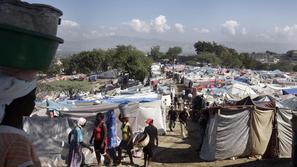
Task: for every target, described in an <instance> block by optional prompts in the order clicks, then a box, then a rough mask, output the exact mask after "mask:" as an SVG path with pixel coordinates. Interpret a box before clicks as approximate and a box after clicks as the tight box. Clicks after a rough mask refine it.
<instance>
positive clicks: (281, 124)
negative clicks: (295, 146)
mask: <svg viewBox="0 0 297 167" xmlns="http://www.w3.org/2000/svg"><path fill="white" fill-rule="evenodd" d="M291 119H292V110H288V109H279V111H278V112H277V130H278V139H279V157H280V158H290V157H291V151H292V136H293V133H292V123H291Z"/></svg>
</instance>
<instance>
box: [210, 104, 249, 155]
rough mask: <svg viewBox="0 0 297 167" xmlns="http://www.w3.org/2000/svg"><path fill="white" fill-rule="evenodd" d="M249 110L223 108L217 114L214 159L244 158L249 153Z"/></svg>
mask: <svg viewBox="0 0 297 167" xmlns="http://www.w3.org/2000/svg"><path fill="white" fill-rule="evenodd" d="M249 114H250V111H249V108H223V109H221V110H220V111H219V113H218V124H217V137H216V154H215V155H216V156H215V158H216V159H226V158H230V157H237V156H245V155H248V154H249V153H250V148H249V146H248V139H249V130H250V128H249V126H248V125H249V118H250V115H249Z"/></svg>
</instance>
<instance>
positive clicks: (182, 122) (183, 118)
mask: <svg viewBox="0 0 297 167" xmlns="http://www.w3.org/2000/svg"><path fill="white" fill-rule="evenodd" d="M188 117H189V113H188V108H187V107H184V110H183V111H182V112H181V113H180V114H179V122H180V131H181V136H182V138H183V139H185V138H186V137H187V136H186V124H187V120H188Z"/></svg>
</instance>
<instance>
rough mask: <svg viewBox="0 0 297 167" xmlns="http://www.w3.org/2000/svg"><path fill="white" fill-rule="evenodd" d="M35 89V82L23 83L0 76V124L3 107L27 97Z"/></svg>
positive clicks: (13, 78)
mask: <svg viewBox="0 0 297 167" xmlns="http://www.w3.org/2000/svg"><path fill="white" fill-rule="evenodd" d="M35 88H36V80H33V81H25V80H19V79H17V78H15V77H12V76H7V75H3V74H0V123H1V122H2V119H3V117H4V114H5V106H6V105H9V104H10V103H11V102H12V101H13V100H14V99H17V98H19V97H23V96H25V95H27V94H28V93H30V92H31V91H32V90H33V89H35ZM20 112H21V111H20Z"/></svg>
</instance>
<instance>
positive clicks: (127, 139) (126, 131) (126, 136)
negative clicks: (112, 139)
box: [118, 117, 134, 165]
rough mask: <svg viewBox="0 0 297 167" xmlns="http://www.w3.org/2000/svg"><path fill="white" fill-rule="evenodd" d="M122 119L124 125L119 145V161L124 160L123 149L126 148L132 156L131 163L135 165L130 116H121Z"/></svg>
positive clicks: (130, 156)
mask: <svg viewBox="0 0 297 167" xmlns="http://www.w3.org/2000/svg"><path fill="white" fill-rule="evenodd" d="M120 120H121V121H122V127H121V131H122V141H121V143H120V146H119V150H118V156H119V158H118V159H119V163H121V160H122V150H123V149H124V150H126V151H127V153H128V155H129V158H130V164H131V165H133V164H134V162H133V157H132V152H131V150H132V148H133V143H132V137H131V136H132V134H133V133H132V129H131V126H130V124H129V119H128V117H123V118H121V117H120Z"/></svg>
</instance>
